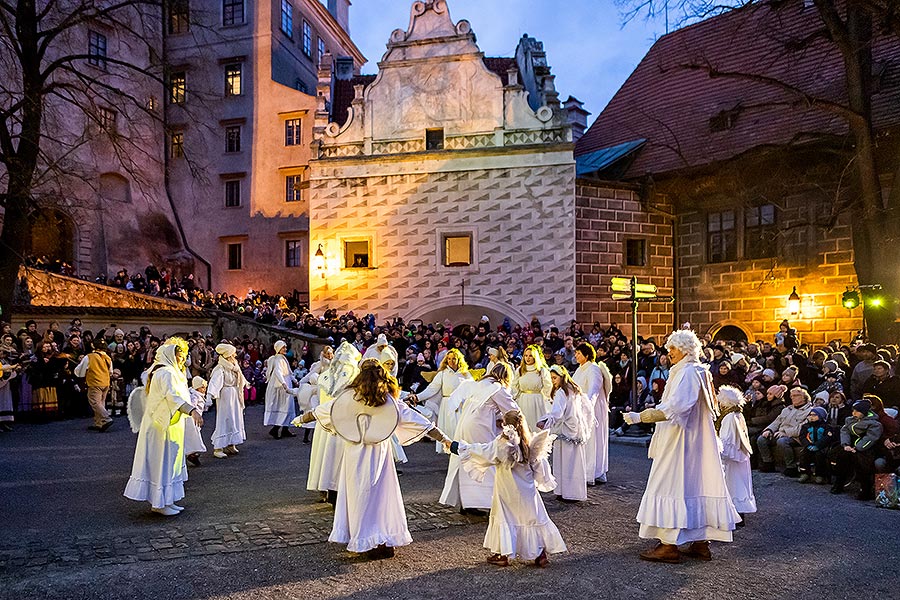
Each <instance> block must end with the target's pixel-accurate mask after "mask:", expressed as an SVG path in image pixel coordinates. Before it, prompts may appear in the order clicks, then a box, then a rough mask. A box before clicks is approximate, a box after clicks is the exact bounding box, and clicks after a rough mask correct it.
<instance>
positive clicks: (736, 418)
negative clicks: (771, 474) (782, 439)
mask: <svg viewBox="0 0 900 600" xmlns="http://www.w3.org/2000/svg"><path fill="white" fill-rule="evenodd" d="M745 402H746V398H745V397H744V394H743V393H741V390H739V389H737V388H735V387H732V386H730V385H723V386H722V387H720V388H719V408H720V409H721V411H722V420H721V422H720V424H719V439H720V440H721V442H722V465H723V466H724V467H725V485H726V486H727V487H728V493H729V494H731V501H732V502H734V509H735V510H736V511H738V514H739V515H741V519H742V520H741V524H743V518H744V515H745V514H748V513H755V512H756V498H755V497H754V495H753V476H752V474H751V473H750V455H751V454H752V453H753V450H752V447H751V446H750V433H749V432H748V431H747V421H746V420H745V419H744V414H743V412H742V409H743V407H744V403H745Z"/></svg>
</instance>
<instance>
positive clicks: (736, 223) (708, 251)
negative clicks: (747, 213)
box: [703, 208, 743, 265]
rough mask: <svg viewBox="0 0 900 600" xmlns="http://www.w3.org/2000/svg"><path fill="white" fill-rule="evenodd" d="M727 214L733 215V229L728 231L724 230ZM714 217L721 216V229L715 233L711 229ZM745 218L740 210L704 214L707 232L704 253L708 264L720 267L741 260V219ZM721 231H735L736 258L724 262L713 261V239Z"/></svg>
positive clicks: (704, 224)
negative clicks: (711, 221) (711, 219)
mask: <svg viewBox="0 0 900 600" xmlns="http://www.w3.org/2000/svg"><path fill="white" fill-rule="evenodd" d="M726 213H731V214H732V219H731V227H730V228H728V229H725V228H724V222H725V220H724V215H725V214H726ZM713 215H719V218H718V219H717V220H718V226H719V228H718V229H717V230H715V231H713V230H712V229H711V228H710V218H711V217H712V216H713ZM742 217H743V212H742V211H741V210H740V208H721V209H719V210H708V211H706V212H705V213H704V220H703V227H704V228H705V230H706V243H705V246H706V247H705V249H704V253H705V256H706V263H707V264H711V265H719V264H724V263H730V262H736V261H738V260H741V257H740V250H741V239H740V230H741V227H740V225H741V218H742ZM721 231H733V232H734V234H733V235H734V256H733V257H727V256H726V257H724V258H723V259H722V260H713V252H712V249H713V248H712V239H713V235H714V234H719V233H720V232H721Z"/></svg>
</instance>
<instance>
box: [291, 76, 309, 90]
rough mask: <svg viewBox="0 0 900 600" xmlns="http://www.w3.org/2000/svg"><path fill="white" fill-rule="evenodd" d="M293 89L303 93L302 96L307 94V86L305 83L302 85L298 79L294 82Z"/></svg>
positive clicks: (301, 81)
mask: <svg viewBox="0 0 900 600" xmlns="http://www.w3.org/2000/svg"><path fill="white" fill-rule="evenodd" d="M294 87H295V88H296V89H298V90H300V91H301V92H303V93H304V94H308V93H309V86H308V85H306V84H305V83H303V80H302V79H300V78H299V77H298V78H297V79H295V80H294Z"/></svg>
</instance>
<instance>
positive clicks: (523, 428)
mask: <svg viewBox="0 0 900 600" xmlns="http://www.w3.org/2000/svg"><path fill="white" fill-rule="evenodd" d="M552 447H553V435H551V434H550V433H549V432H548V431H542V432H540V433H538V434H536V435H534V436H532V433H531V431H530V430H529V429H528V424H527V423H526V422H525V417H524V416H523V415H522V413H521V412H519V411H515V410H513V411H509V412H508V413H506V414H504V415H503V429H502V432H501V433H500V435H499V436H498V437H497V438H495V439H494V440H493V441H492V442H489V443H487V444H467V443H465V442H464V441H462V440H460V441H456V442H453V443H452V444H451V446H450V451H451V452H453V453H454V454H459V457H460V464H461V465H462V467H463V469H464V470H465V471H466V472H467V473H469V474H470V475H471V476H472V478H474V479H475V480H476V481H477V480H478V479H479V478H480V477H484V475H485V474H486V473H488V472H490V471H494V472H495V474H496V475H495V477H494V496H493V499H492V500H491V516H490V521H489V522H488V528H487V532H486V533H485V534H484V547H485V548H487V549H488V550H489V551H490V552H491V553H492V554H491V555H490V556H488V558H487V561H488V562H489V563H491V564H493V565H497V566H499V567H505V566H508V565H509V561H510V560H511V559H515V558H518V559H521V560H533V561H534V564H535V565H536V566H538V567H546V566H547V563H548V562H549V560H548V558H547V554H548V553H549V554H557V553H559V552H565V551H566V543H565V542H564V541H563V539H562V536H561V535H560V534H559V530H558V529H557V528H556V525H554V524H553V521H551V520H550V517H549V515H547V508H546V507H545V506H544V500H543V499H542V498H541V495H540V494H539V493H538V492H549V491H550V490H552V489H553V488H554V487H555V486H556V480H555V479H554V478H553V475H552V474H551V472H550V465H549V464H548V463H547V455H548V454H549V453H550V449H551V448H552ZM495 469H496V470H495Z"/></svg>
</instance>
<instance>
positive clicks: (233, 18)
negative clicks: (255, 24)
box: [222, 0, 247, 27]
mask: <svg viewBox="0 0 900 600" xmlns="http://www.w3.org/2000/svg"><path fill="white" fill-rule="evenodd" d="M238 16H240V19H238ZM246 23H247V5H246V2H245V0H222V27H236V26H238V25H245V24H246Z"/></svg>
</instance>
